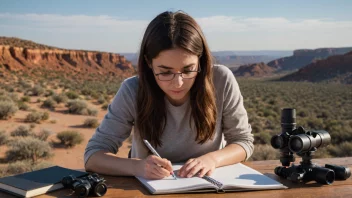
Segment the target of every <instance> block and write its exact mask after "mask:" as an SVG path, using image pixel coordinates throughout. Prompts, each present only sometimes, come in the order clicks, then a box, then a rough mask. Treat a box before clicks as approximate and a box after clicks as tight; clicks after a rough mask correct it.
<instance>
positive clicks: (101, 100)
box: [98, 96, 106, 104]
mask: <svg viewBox="0 0 352 198" xmlns="http://www.w3.org/2000/svg"><path fill="white" fill-rule="evenodd" d="M105 102H106V99H105V97H104V96H100V97H99V98H98V103H99V104H103V103H105Z"/></svg>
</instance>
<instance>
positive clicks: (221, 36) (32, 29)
mask: <svg viewBox="0 0 352 198" xmlns="http://www.w3.org/2000/svg"><path fill="white" fill-rule="evenodd" d="M165 10H171V11H176V10H183V11H185V12H187V13H188V14H190V15H191V16H193V17H194V18H195V19H196V20H197V22H198V23H199V24H200V26H201V27H202V29H203V32H204V34H205V36H206V38H207V40H208V43H209V45H210V48H211V49H212V51H219V50H294V49H301V48H310V49H314V48H320V47H346V46H352V37H351V36H350V35H352V11H351V10H352V1H348V0H345V1H338V0H335V1H332V0H331V1H325V0H320V1H313V0H311V1H308V0H306V1H301V0H295V1H292V0H291V1H288V0H287V1H286V0H281V1H274V0H267V1H259V0H257V1H249V0H248V1H230V0H227V1H225V0H223V1H222V0H213V1H210V0H204V1H191V0H188V1H183V0H178V1H166V0H163V1H159V0H155V1H133V0H129V1H117V0H116V1H112V0H110V1H108V0H101V1H97V0H96V1H83V0H82V1H80V0H76V1H68V0H60V1H53V0H45V1H44V0H42V1H39V0H38V1H36V0H32V1H25V0H17V1H13V0H0V36H13V37H19V38H23V39H29V40H32V41H35V42H39V43H43V44H47V45H52V46H57V47H62V48H70V49H86V50H100V51H110V52H120V53H121V52H137V51H138V50H139V49H138V48H139V45H140V42H141V39H142V36H143V33H144V30H145V28H146V26H147V25H148V23H149V22H150V21H151V20H152V19H153V18H154V17H155V16H156V15H157V14H159V13H160V12H163V11H165Z"/></svg>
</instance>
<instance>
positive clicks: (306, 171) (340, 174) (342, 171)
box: [271, 108, 351, 184]
mask: <svg viewBox="0 0 352 198" xmlns="http://www.w3.org/2000/svg"><path fill="white" fill-rule="evenodd" d="M330 141H331V137H330V134H329V133H328V132H327V131H323V130H317V131H307V130H305V129H304V128H303V127H301V126H300V127H298V128H296V110H295V109H292V108H285V109H282V111H281V134H279V135H274V136H273V137H272V138H271V146H272V147H273V148H275V149H280V162H281V163H282V166H278V167H276V168H275V174H276V175H278V176H281V177H284V178H286V179H289V180H292V181H294V182H301V181H311V180H314V181H316V182H318V183H321V184H332V183H333V182H334V180H335V179H339V180H345V179H347V178H349V177H350V176H351V170H350V169H349V168H346V167H343V166H338V165H332V164H326V165H325V167H320V166H318V165H316V164H314V163H312V157H313V155H314V152H315V151H316V150H317V149H318V148H319V147H324V146H327V145H329V144H330ZM294 153H296V154H297V155H298V156H300V157H302V161H301V162H300V165H298V166H295V165H293V164H292V165H291V166H290V164H291V162H294V161H295V157H294ZM289 166H290V167H289Z"/></svg>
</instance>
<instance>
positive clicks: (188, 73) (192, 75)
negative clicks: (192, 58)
mask: <svg viewBox="0 0 352 198" xmlns="http://www.w3.org/2000/svg"><path fill="white" fill-rule="evenodd" d="M196 76H197V72H196V71H192V72H184V73H182V77H183V78H194V77H196Z"/></svg>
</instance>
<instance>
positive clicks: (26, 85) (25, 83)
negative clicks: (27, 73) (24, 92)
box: [18, 79, 32, 89]
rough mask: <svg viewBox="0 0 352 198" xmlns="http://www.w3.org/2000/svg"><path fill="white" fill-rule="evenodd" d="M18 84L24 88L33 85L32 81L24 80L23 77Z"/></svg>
mask: <svg viewBox="0 0 352 198" xmlns="http://www.w3.org/2000/svg"><path fill="white" fill-rule="evenodd" d="M18 84H19V85H20V86H21V87H22V88H24V89H29V88H31V87H32V85H31V83H30V82H27V81H25V80H23V79H20V81H19V82H18Z"/></svg>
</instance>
